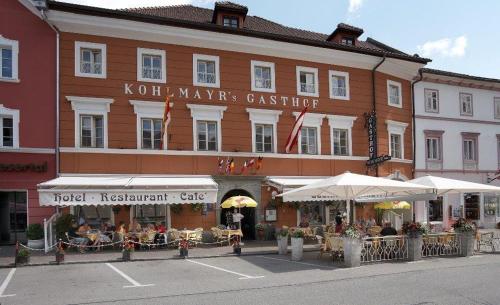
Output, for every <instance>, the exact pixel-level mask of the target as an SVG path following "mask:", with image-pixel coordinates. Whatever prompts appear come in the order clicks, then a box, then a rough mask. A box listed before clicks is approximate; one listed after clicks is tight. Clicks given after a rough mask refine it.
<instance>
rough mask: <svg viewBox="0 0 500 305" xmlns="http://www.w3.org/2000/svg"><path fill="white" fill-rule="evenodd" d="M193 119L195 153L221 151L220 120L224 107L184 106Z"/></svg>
mask: <svg viewBox="0 0 500 305" xmlns="http://www.w3.org/2000/svg"><path fill="white" fill-rule="evenodd" d="M186 106H187V107H188V108H189V109H190V110H191V117H192V118H193V147H194V149H195V150H197V151H222V133H221V120H222V117H223V114H224V111H226V109H227V107H226V106H208V105H197V104H186Z"/></svg>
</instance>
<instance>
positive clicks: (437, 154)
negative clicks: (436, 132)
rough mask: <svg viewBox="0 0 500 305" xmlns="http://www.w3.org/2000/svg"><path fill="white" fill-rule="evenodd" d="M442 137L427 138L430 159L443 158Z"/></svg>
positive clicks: (426, 145) (426, 144)
mask: <svg viewBox="0 0 500 305" xmlns="http://www.w3.org/2000/svg"><path fill="white" fill-rule="evenodd" d="M440 142H441V139H440V138H426V139H425V148H426V151H427V159H428V160H441V145H440Z"/></svg>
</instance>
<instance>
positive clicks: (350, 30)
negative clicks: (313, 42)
mask: <svg viewBox="0 0 500 305" xmlns="http://www.w3.org/2000/svg"><path fill="white" fill-rule="evenodd" d="M363 32H364V31H363V29H361V28H357V27H355V26H352V25H349V24H346V23H339V24H338V25H337V28H336V29H335V31H333V33H332V34H330V36H328V38H327V39H326V40H327V41H333V42H336V43H341V44H345V45H350V46H355V45H357V42H358V37H359V36H361V35H362V34H363Z"/></svg>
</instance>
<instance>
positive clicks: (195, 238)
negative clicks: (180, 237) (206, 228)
mask: <svg viewBox="0 0 500 305" xmlns="http://www.w3.org/2000/svg"><path fill="white" fill-rule="evenodd" d="M194 231H195V233H194V234H191V235H190V236H189V242H190V243H191V244H193V245H194V246H195V247H197V246H198V243H200V242H201V241H202V237H203V228H196V229H195V230H194Z"/></svg>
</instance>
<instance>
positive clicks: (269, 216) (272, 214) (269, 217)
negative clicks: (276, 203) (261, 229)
mask: <svg viewBox="0 0 500 305" xmlns="http://www.w3.org/2000/svg"><path fill="white" fill-rule="evenodd" d="M276 220H277V214H276V209H267V210H266V221H276Z"/></svg>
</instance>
